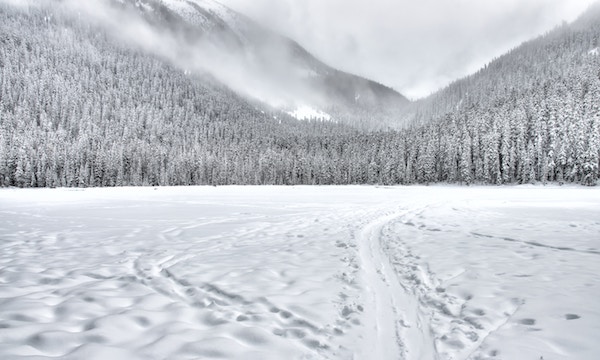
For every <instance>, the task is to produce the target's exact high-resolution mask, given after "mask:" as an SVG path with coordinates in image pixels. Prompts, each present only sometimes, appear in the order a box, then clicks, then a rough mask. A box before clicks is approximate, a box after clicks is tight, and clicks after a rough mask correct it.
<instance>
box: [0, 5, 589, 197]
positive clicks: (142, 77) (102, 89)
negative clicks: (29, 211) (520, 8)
mask: <svg viewBox="0 0 600 360" xmlns="http://www.w3.org/2000/svg"><path fill="white" fill-rule="evenodd" d="M592 10H593V9H592ZM592 10H590V11H589V12H588V13H587V14H586V15H584V16H583V17H582V18H581V19H580V20H579V21H578V22H576V23H574V24H572V25H569V26H562V27H560V28H557V29H555V30H554V31H552V32H550V33H548V34H546V35H544V36H542V37H540V38H538V39H536V40H533V41H530V42H528V43H525V44H523V45H522V46H520V47H519V48H517V49H514V50H513V51H511V52H510V53H508V54H506V55H504V56H502V57H500V58H498V59H496V60H495V61H493V62H492V63H490V64H489V65H488V66H487V67H486V68H485V69H482V70H481V71H480V72H478V73H477V74H474V75H472V76H470V77H468V78H465V79H463V80H460V81H458V82H456V83H454V84H452V85H450V86H449V87H448V88H446V89H444V90H442V91H441V92H439V93H437V94H435V95H433V96H431V97H429V98H427V99H425V100H422V101H419V102H416V103H414V104H413V105H411V107H410V108H409V109H408V110H407V113H406V115H405V119H403V120H402V121H404V120H406V118H410V123H411V124H412V125H411V126H408V127H404V128H402V129H400V130H388V131H371V132H369V131H364V130H357V129H356V128H352V127H349V126H346V125H343V124H341V123H336V122H323V121H318V120H312V121H304V122H302V121H297V120H295V119H293V118H290V117H289V116H288V115H286V114H285V113H283V112H280V111H276V110H272V109H267V108H265V107H264V106H262V105H261V104H257V103H253V102H250V101H248V100H246V99H243V98H241V97H240V96H238V95H237V94H235V93H233V92H232V91H230V90H228V89H227V88H226V87H224V86H223V85H220V84H218V83H216V82H214V81H213V80H211V79H210V78H208V77H207V76H203V75H199V74H196V75H193V74H192V75H190V74H188V73H186V72H184V71H182V70H180V69H177V68H174V67H172V66H170V65H169V64H168V63H165V62H164V61H162V60H161V59H158V58H155V57H152V56H149V55H147V54H144V53H143V52H141V51H139V50H136V49H132V48H130V47H127V46H126V45H125V44H121V43H118V42H115V41H114V40H113V39H112V38H111V37H110V36H108V35H107V34H104V33H103V32H101V31H98V29H97V28H94V27H93V26H91V25H88V24H86V23H85V21H81V20H80V19H77V18H74V17H71V16H69V14H64V13H60V12H57V11H53V10H51V9H49V8H47V7H43V6H42V7H32V8H29V9H27V10H23V9H17V8H13V7H11V6H10V5H7V4H0V19H1V21H0V186H2V187H6V186H17V187H59V186H60V187H86V186H125V185H135V186H137V185H154V186H156V185H200V184H210V185H221V184H289V185H292V184H415V183H434V182H447V183H462V184H474V183H482V184H514V183H533V182H544V183H545V182H574V183H583V184H588V185H592V184H595V183H597V181H598V178H599V169H598V168H599V157H600V156H599V155H600V107H599V104H600V101H599V100H600V56H598V55H597V52H594V51H593V49H597V47H598V35H599V34H600V16H598V11H597V9H596V11H592ZM399 121H401V119H399Z"/></svg>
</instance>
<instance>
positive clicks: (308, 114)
mask: <svg viewBox="0 0 600 360" xmlns="http://www.w3.org/2000/svg"><path fill="white" fill-rule="evenodd" d="M287 113H288V114H289V115H290V116H292V117H294V118H296V119H298V120H324V121H329V120H331V115H329V114H327V113H324V112H322V111H321V110H315V109H313V108H311V107H310V106H305V105H303V106H299V107H297V108H296V110H294V111H288V112H287Z"/></svg>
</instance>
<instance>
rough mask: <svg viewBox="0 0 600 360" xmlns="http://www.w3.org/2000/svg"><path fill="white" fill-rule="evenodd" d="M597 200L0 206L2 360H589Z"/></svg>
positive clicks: (244, 197) (598, 320) (34, 201)
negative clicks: (57, 359)
mask: <svg viewBox="0 0 600 360" xmlns="http://www.w3.org/2000/svg"><path fill="white" fill-rule="evenodd" d="M599 280H600V189H597V188H581V187H558V186H548V187H542V186H539V187H534V186H518V187H443V186H432V187H369V186H350V187H181V188H158V189H153V188H112V189H85V190H74V189H42V190H34V189H31V190H19V189H3V190H0V358H1V359H25V358H27V359H46V358H51V357H55V358H56V357H59V358H61V359H111V360H117V359H199V358H201V359H212V358H224V359H532V360H539V359H540V358H542V357H543V359H547V360H550V359H552V360H556V359H590V360H592V359H598V358H599V357H600V343H599V342H598V334H599V333H600V302H599V301H598V299H600V281H599Z"/></svg>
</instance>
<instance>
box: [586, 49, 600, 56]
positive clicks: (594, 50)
mask: <svg viewBox="0 0 600 360" xmlns="http://www.w3.org/2000/svg"><path fill="white" fill-rule="evenodd" d="M598 53H599V52H598V48H593V49H592V50H590V51H588V55H593V56H598Z"/></svg>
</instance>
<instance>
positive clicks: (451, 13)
mask: <svg viewBox="0 0 600 360" xmlns="http://www.w3.org/2000/svg"><path fill="white" fill-rule="evenodd" d="M593 1H594V0H501V1H481V0H460V1H439V0H419V1H416V0H395V1H389V0H370V1H367V0H327V1H323V0H302V1H298V0H253V1H247V0H223V3H224V4H227V5H229V6H231V7H233V8H235V9H238V10H240V11H242V12H243V13H246V14H248V15H250V16H251V17H252V18H254V19H257V20H259V21H260V22H261V23H263V24H267V25H268V26H270V27H272V28H273V29H275V30H276V31H278V32H281V33H283V34H286V35H288V36H291V37H292V38H294V39H295V40H297V41H299V42H300V44H302V46H304V47H306V48H307V49H308V50H309V51H311V52H312V53H314V54H315V55H317V56H318V57H320V58H322V59H323V60H325V61H326V62H328V63H329V64H331V65H333V66H336V67H338V68H341V69H343V70H345V71H349V72H352V73H356V74H359V75H362V76H366V77H368V78H370V79H374V80H376V81H379V82H381V83H383V84H385V85H388V86H391V87H393V88H394V89H396V90H398V91H400V92H401V93H402V94H404V95H406V96H408V97H409V98H413V99H414V98H420V97H423V96H427V95H429V94H431V93H432V92H434V91H435V90H438V89H440V88H441V87H443V86H445V85H447V84H449V83H450V82H452V81H453V80H456V79H458V78H461V77H463V76H466V75H468V74H471V73H473V72H475V71H476V70H478V69H479V68H481V67H483V66H484V65H485V64H486V63H488V62H489V61H490V60H492V59H493V58H494V57H498V56H500V55H502V54H504V53H505V52H506V51H508V50H510V49H511V48H513V47H515V46H517V45H519V44H520V43H521V42H523V41H526V40H528V39H530V38H532V37H534V36H537V35H540V34H542V33H544V32H546V31H548V30H550V29H552V28H553V27H554V26H556V25H559V24H560V23H561V22H562V21H567V22H570V21H573V20H574V19H575V18H576V17H577V16H579V15H580V14H581V13H582V12H583V11H584V10H585V9H586V8H587V7H588V6H589V5H590V4H591V3H593Z"/></svg>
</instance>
